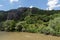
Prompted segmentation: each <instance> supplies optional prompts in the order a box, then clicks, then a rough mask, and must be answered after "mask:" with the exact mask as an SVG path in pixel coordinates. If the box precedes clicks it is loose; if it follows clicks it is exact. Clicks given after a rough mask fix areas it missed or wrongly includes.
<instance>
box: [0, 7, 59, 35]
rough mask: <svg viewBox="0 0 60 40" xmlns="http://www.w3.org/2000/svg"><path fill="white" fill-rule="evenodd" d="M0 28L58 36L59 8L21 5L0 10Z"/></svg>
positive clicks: (2, 29)
mask: <svg viewBox="0 0 60 40" xmlns="http://www.w3.org/2000/svg"><path fill="white" fill-rule="evenodd" d="M0 30H1V31H17V32H32V33H44V34H50V35H56V36H60V10H51V11H49V10H41V9H38V8H35V7H33V8H26V7H21V8H18V9H12V10H9V11H0Z"/></svg>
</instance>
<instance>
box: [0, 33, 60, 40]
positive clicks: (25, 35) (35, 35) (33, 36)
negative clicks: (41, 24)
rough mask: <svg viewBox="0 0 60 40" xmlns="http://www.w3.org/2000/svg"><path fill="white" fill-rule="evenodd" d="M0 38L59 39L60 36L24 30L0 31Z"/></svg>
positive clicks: (12, 39)
mask: <svg viewBox="0 0 60 40" xmlns="http://www.w3.org/2000/svg"><path fill="white" fill-rule="evenodd" d="M0 40H60V37H56V36H50V35H43V34H39V33H26V32H0Z"/></svg>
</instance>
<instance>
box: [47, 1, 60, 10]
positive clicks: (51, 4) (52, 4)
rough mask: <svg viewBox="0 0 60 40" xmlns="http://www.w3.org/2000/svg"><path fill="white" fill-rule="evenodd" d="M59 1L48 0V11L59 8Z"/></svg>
mask: <svg viewBox="0 0 60 40" xmlns="http://www.w3.org/2000/svg"><path fill="white" fill-rule="evenodd" d="M58 2H59V0H48V3H47V5H48V8H47V9H48V10H53V9H54V8H55V7H60V4H58Z"/></svg>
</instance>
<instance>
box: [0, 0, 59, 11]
mask: <svg viewBox="0 0 60 40" xmlns="http://www.w3.org/2000/svg"><path fill="white" fill-rule="evenodd" d="M19 7H30V8H32V7H37V8H40V9H44V10H53V9H55V10H60V0H0V10H10V9H16V8H19Z"/></svg>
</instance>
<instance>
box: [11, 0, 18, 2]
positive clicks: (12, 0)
mask: <svg viewBox="0 0 60 40" xmlns="http://www.w3.org/2000/svg"><path fill="white" fill-rule="evenodd" d="M18 1H19V0H10V3H13V2H18Z"/></svg>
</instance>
